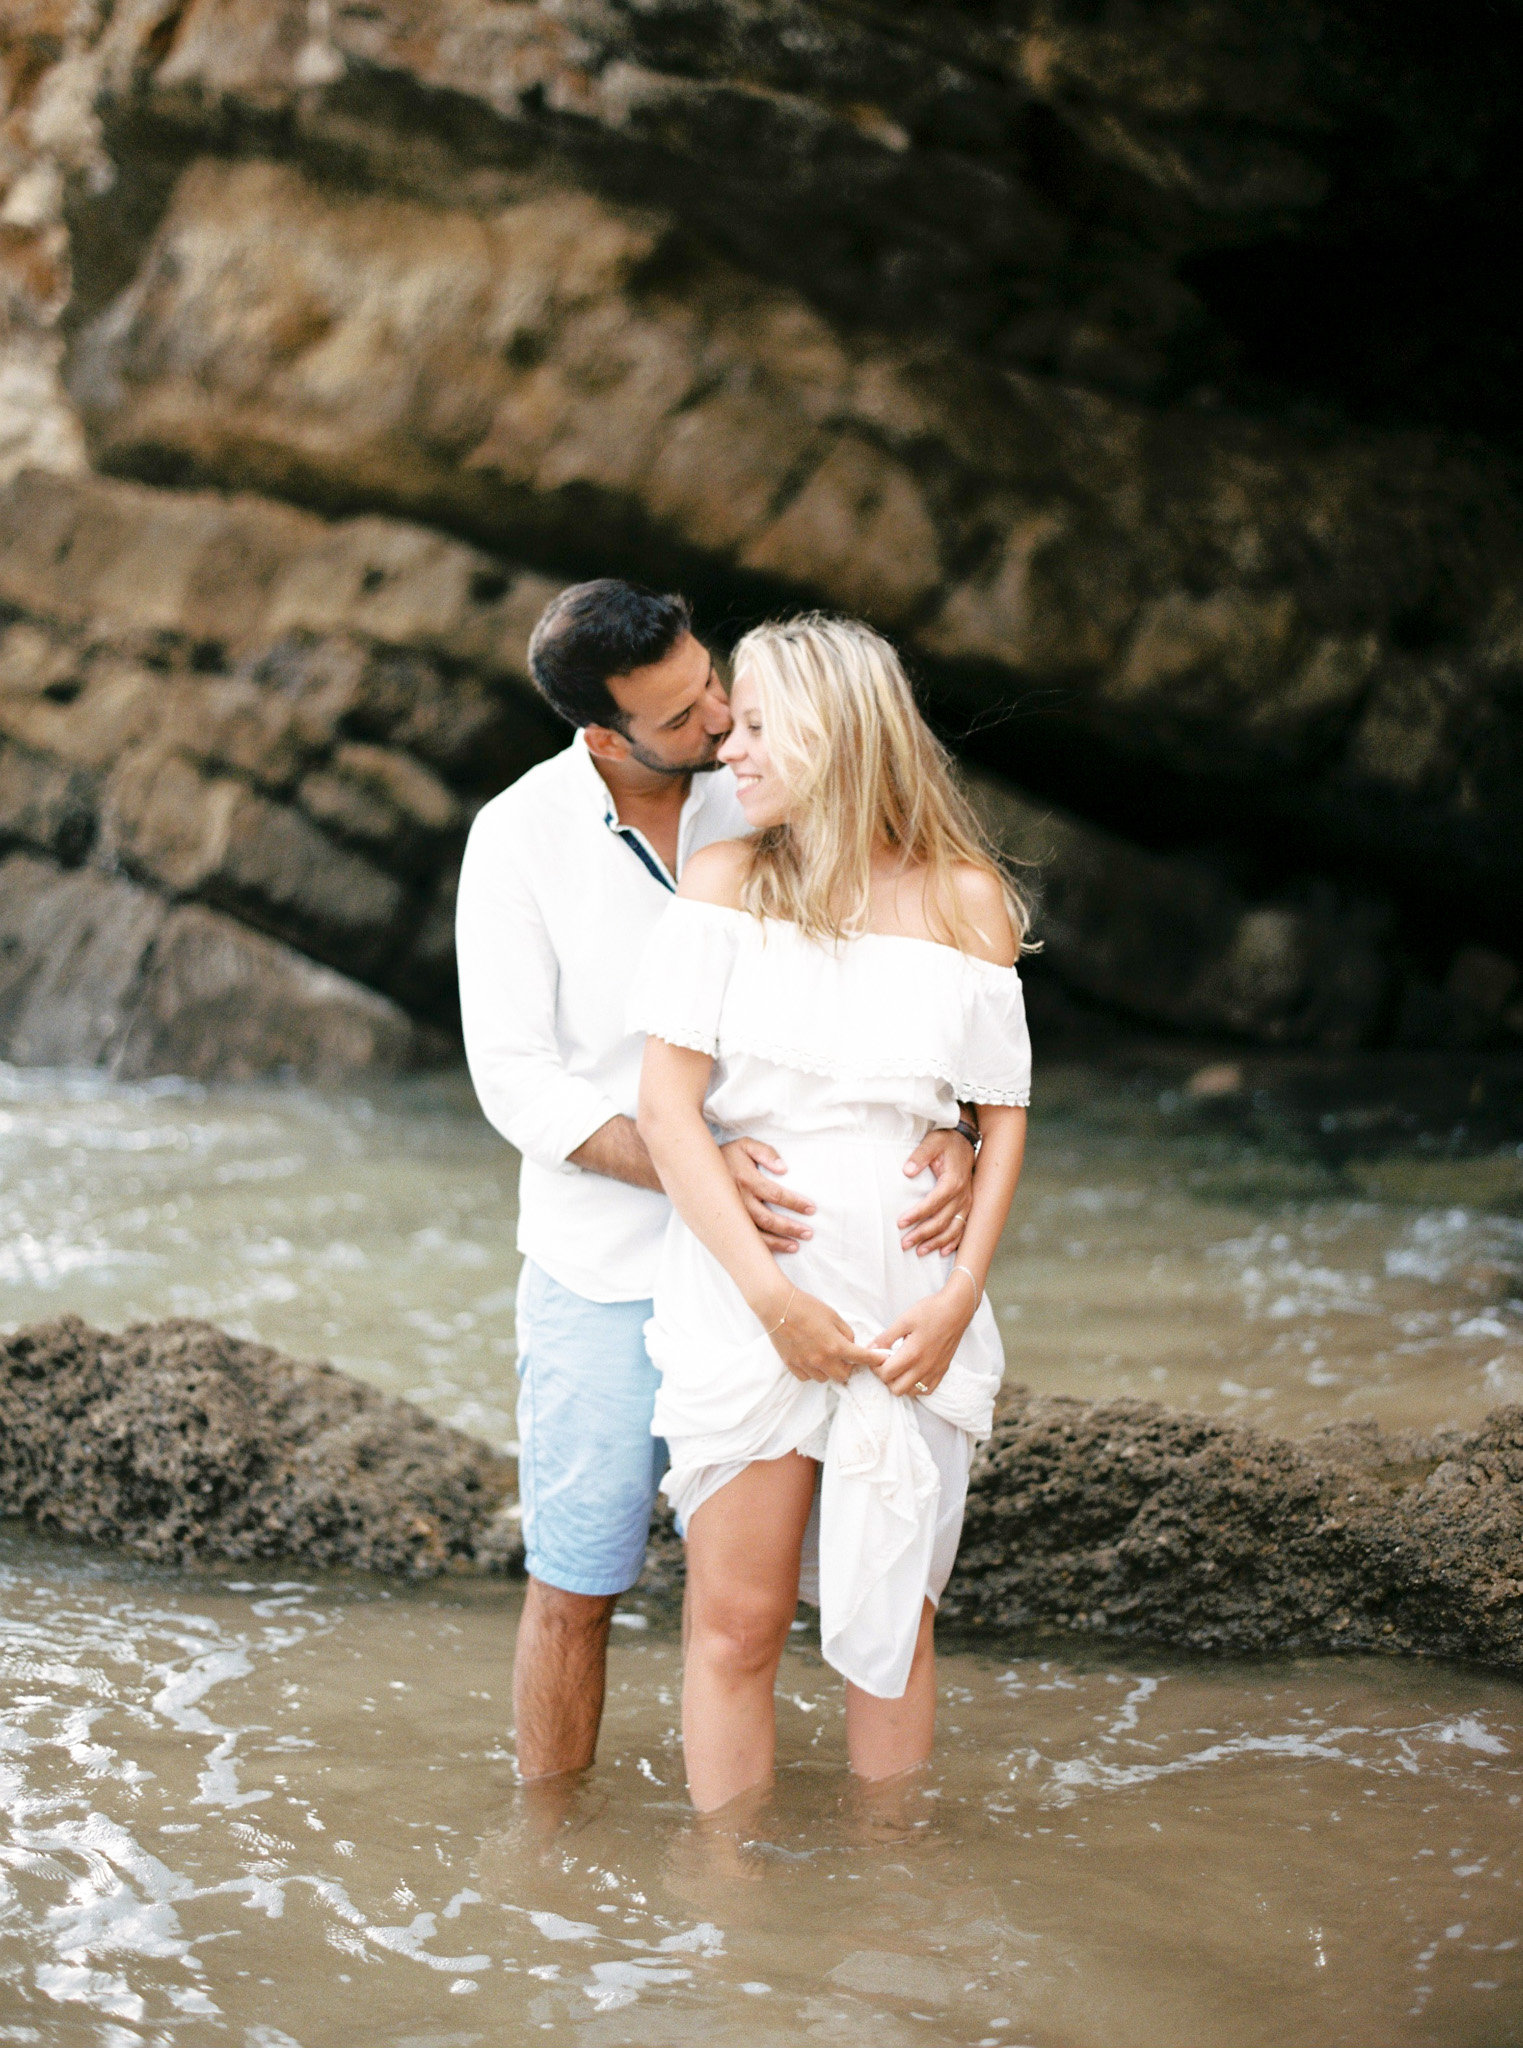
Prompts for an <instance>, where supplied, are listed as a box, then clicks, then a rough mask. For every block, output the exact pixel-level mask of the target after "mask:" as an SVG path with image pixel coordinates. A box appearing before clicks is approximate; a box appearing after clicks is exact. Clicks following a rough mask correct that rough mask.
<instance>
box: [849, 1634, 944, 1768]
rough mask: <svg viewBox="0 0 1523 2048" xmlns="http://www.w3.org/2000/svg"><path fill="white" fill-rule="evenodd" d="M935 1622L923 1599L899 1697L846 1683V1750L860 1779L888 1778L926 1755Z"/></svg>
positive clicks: (932, 1714)
mask: <svg viewBox="0 0 1523 2048" xmlns="http://www.w3.org/2000/svg"><path fill="white" fill-rule="evenodd" d="M935 1622H936V1610H935V1608H934V1607H933V1606H932V1605H931V1603H930V1601H929V1600H927V1601H926V1603H925V1605H924V1607H923V1608H922V1609H921V1610H920V1634H919V1636H918V1637H917V1638H916V1642H915V1660H914V1662H913V1663H912V1664H911V1666H910V1680H909V1684H908V1685H907V1686H906V1687H905V1688H904V1696H903V1698H902V1699H897V1700H880V1699H875V1698H874V1696H873V1695H872V1694H871V1693H870V1692H863V1691H861V1690H860V1688H859V1687H857V1686H855V1685H848V1686H847V1688H846V1754H847V1756H848V1757H849V1758H850V1759H851V1767H852V1769H853V1770H854V1771H855V1772H856V1774H857V1776H858V1777H859V1778H892V1777H895V1776H897V1774H898V1773H899V1772H900V1771H909V1770H913V1769H914V1767H915V1765H916V1764H923V1763H924V1762H925V1760H926V1758H927V1757H928V1756H929V1755H930V1754H931V1745H932V1743H933V1742H934V1741H935V1739H936V1645H935V1640H934V1637H933V1634H932V1631H933V1629H934V1627H935Z"/></svg>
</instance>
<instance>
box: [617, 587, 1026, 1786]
mask: <svg viewBox="0 0 1523 2048" xmlns="http://www.w3.org/2000/svg"><path fill="white" fill-rule="evenodd" d="M732 710H733V713H734V720H735V724H734V730H733V732H732V733H731V736H730V738H729V740H728V741H727V742H726V744H725V746H724V748H723V750H722V752H721V755H720V758H721V760H723V761H725V762H726V763H728V765H729V766H730V767H731V768H732V769H733V770H734V772H735V777H736V785H737V788H738V791H739V795H740V802H741V805H742V808H743V809H744V811H745V814H746V817H747V819H748V820H749V821H750V823H751V825H752V826H753V828H754V833H755V836H754V837H752V838H751V839H748V840H744V841H738V840H731V841H726V842H723V843H721V844H719V845H716V846H710V847H708V848H706V849H704V851H702V852H701V853H699V854H696V855H695V856H694V857H693V859H692V860H690V861H689V862H688V865H687V867H686V869H685V870H684V872H683V877H682V886H681V888H680V890H679V891H678V900H677V901H676V902H674V903H673V904H672V905H671V906H670V908H669V909H668V911H667V912H666V915H665V918H664V920H663V922H662V924H661V925H660V926H659V927H658V929H657V932H656V935H655V937H654V938H653V940H652V942H651V947H650V950H649V951H648V953H647V954H646V957H645V960H644V963H643V964H642V968H641V972H640V975H639V977H638V982H637V987H636V992H635V995H634V999H633V1012H632V1022H633V1024H634V1025H635V1027H636V1028H637V1029H640V1030H644V1031H645V1032H647V1033H648V1034H649V1037H648V1039H647V1044H646V1052H645V1065H644V1070H643V1074H642V1079H641V1088H640V1117H639V1121H640V1130H641V1132H642V1134H643V1135H644V1138H645V1141H646V1144H647V1145H648V1146H649V1148H650V1152H651V1156H652V1158H653V1159H654V1161H655V1164H656V1168H657V1170H658V1172H659V1173H660V1175H661V1179H662V1182H663V1184H664V1185H665V1187H666V1190H667V1192H668V1194H669V1195H670V1196H671V1199H672V1205H673V1209H674V1212H675V1213H674V1215H673V1218H672V1222H671V1224H670V1226H669V1229H668V1234H667V1238H666V1243H665V1248H664V1251H663V1255H662V1260H661V1265H660V1268H659V1272H658V1278H657V1285H656V1295H655V1309H654V1315H653V1318H652V1321H651V1323H650V1324H649V1325H648V1329H647V1336H648V1339H649V1343H650V1351H651V1356H652V1358H653V1360H654V1361H655V1364H656V1365H657V1367H658V1368H659V1370H660V1372H661V1375H662V1383H661V1391H660V1394H659V1395H658V1398H657V1405H656V1418H655V1423H654V1425H653V1426H654V1428H655V1430H656V1431H657V1433H658V1434H660V1435H662V1436H664V1437H665V1438H666V1440H667V1443H668V1445H669V1448H670V1452H671V1468H670V1470H669V1472H668V1474H667V1478H666V1481H665V1491H666V1492H667V1493H668V1494H669V1496H670V1497H671V1499H672V1502H673V1504H674V1506H675V1507H676V1510H677V1513H678V1518H679V1521H680V1523H681V1524H682V1525H683V1527H684V1532H685V1535H686V1538H687V1568H688V1645H687V1658H686V1669H685V1674H684V1683H683V1705H682V1718H683V1744H684V1749H685V1753H686V1759H687V1771H688V1786H689V1790H690V1792H691V1795H692V1798H693V1801H694V1803H695V1805H696V1806H697V1807H698V1808H699V1809H700V1810H701V1811H709V1810H712V1809H714V1808H717V1807H719V1806H723V1805H725V1804H726V1803H728V1801H730V1800H731V1799H733V1798H735V1797H736V1796H737V1795H738V1794H740V1793H742V1792H744V1791H747V1790H749V1789H750V1788H752V1787H754V1786H756V1785H759V1784H761V1783H763V1782H764V1781H765V1780H766V1779H767V1778H768V1777H769V1775H770V1773H771V1770H772V1762H773V1751H774V1743H775V1719H774V1711H773V1687H774V1683H775V1680H776V1674H777V1666H778V1660H779V1658H780V1656H781V1654H782V1648H783V1644H784V1642H785V1641H786V1639H787V1635H788V1629H789V1625H790V1623H791V1622H792V1619H793V1615H794V1611H795V1607H796V1603H797V1600H798V1595H799V1581H800V1559H801V1554H802V1552H803V1548H804V1544H805V1537H806V1532H809V1533H812V1532H811V1531H810V1524H811V1509H812V1507H813V1505H814V1502H815V1496H816V1481H817V1479H818V1481H819V1511H818V1556H819V1595H820V1620H821V1643H822V1648H823V1650H824V1654H825V1656H826V1658H827V1659H828V1660H829V1662H831V1663H832V1664H833V1665H835V1667H836V1668H837V1669H838V1670H840V1671H841V1672H842V1673H843V1674H844V1676H845V1677H846V1680H847V1702H846V1732H847V1746H848V1751H849V1755H850V1760H851V1765H852V1768H853V1769H854V1770H855V1771H856V1772H857V1773H859V1774H860V1775H861V1776H862V1777H864V1778H870V1779H873V1778H884V1777H889V1776H892V1775H894V1774H895V1773H897V1772H900V1771H903V1770H907V1769H909V1768H911V1767H912V1766H914V1765H916V1764H919V1763H921V1762H923V1761H924V1760H925V1759H926V1758H927V1757H928V1756H929V1754H930V1751H931V1742H932V1736H933V1731H934V1722H935V1702H936V1681H935V1668H934V1656H933V1650H932V1637H931V1628H932V1618H933V1615H934V1611H935V1605H936V1602H937V1600H938V1599H939V1598H940V1595H941V1592H942V1589H943V1587H944V1586H945V1584H946V1581H947V1578H948V1576H949V1574H950V1572H951V1568H952V1563H953V1559H954V1557H955V1555H956V1550H957V1541H958V1537H959V1535H960V1533H961V1528H962V1513H963V1502H964V1497H965V1494H966V1490H967V1476H968V1464H969V1460H970V1457H971V1454H972V1447H973V1445H974V1443H975V1442H976V1441H977V1440H978V1439H979V1438H980V1437H982V1436H985V1435H987V1434H988V1431H989V1427H990V1423H991V1418H992V1410H993V1401H994V1394H995V1390H996V1388H997V1387H998V1384H999V1380H1000V1375H1001V1373H1002V1371H1003V1368H1004V1361H1003V1357H1002V1354H1001V1350H1000V1342H999V1334H998V1331H997V1329H996V1326H995V1322H994V1317H993V1313H992V1311H991V1310H990V1308H989V1306H988V1304H987V1302H986V1301H985V1299H984V1283H985V1281H986V1279H987V1277H988V1272H989V1264H990V1261H991V1259H992V1258H993V1256H994V1251H995V1247H996V1245H997V1244H998V1242H999V1237H1000V1232H1001V1230H1002V1229H1003V1227H1004V1223H1005V1217H1006V1214H1007V1212H1008V1210H1009V1207H1010V1199H1011V1196H1012V1195H1013V1193H1014V1191H1015V1184H1016V1180H1017V1178H1018V1176H1019V1173H1020V1165H1021V1156H1022V1151H1023V1148H1024V1143H1025V1122H1026V1116H1025V1107H1024V1105H1025V1103H1026V1100H1027V1094H1028V1088H1029V1080H1030V1051H1029V1046H1028V1042H1027V1038H1026V1027H1025V1014H1024V1009H1023V1005H1022V999H1021V989H1020V980H1019V977H1018V975H1017V974H1016V972H1015V960H1016V957H1017V954H1018V952H1019V949H1020V941H1021V936H1022V932H1023V928H1024V913H1023V909H1022V906H1021V904H1020V902H1019V899H1018V898H1017V897H1016V895H1015V893H1014V891H1013V890H1012V889H1011V887H1010V885H1009V884H1008V882H1007V881H1006V879H1005V877H1004V876H1003V874H1002V873H1001V871H1000V869H999V866H998V864H997V863H996V861H995V860H994V858H993V857H992V855H991V854H990V853H989V852H988V851H987V848H986V843H985V841H984V839H983V837H982V835H981V834H980V832H979V830H978V827H977V825H976V824H975V822H974V820H973V817H972V814H971V812H970V811H969V810H968V807H967V805H966V803H965V802H964V801H963V799H962V798H961V797H960V796H959V795H958V793H957V791H956V790H955V788H954V787H953V784H952V781H951V777H950V775H949V772H948V764H947V760H946V756H945V755H944V753H943V752H942V750H941V748H940V747H939V746H938V744H937V742H936V741H935V739H934V738H933V737H932V735H931V733H930V731H929V730H928V728H927V727H926V725H925V723H924V721H923V720H922V719H921V717H920V714H919V712H918V711H917V709H916V707H915V702H914V698H913V696H912V694H911V691H910V687H909V684H908V682H907V681H906V679H905V676H904V672H903V670H902V669H901V667H900V665H899V661H898V659H897V657H896V655H895V653H894V651H893V649H892V648H891V647H890V646H889V645H888V643H887V642H886V641H884V640H882V639H881V638H880V637H879V636H878V635H877V634H876V633H874V632H872V631H871V630H870V629H869V628H867V627H866V626H862V625H857V624H854V623H851V622H849V621H844V620H830V619H821V618H803V619H797V620H793V621H791V622H790V623H788V624H784V625H771V626H762V627H759V628H758V629H757V630H756V631H755V632H752V633H749V634H747V636H746V637H745V639H743V640H742V641H741V643H740V645H739V647H738V648H737V649H736V653H735V683H734V690H733V693H732ZM960 1101H961V1102H976V1103H977V1104H979V1105H980V1125H981V1128H982V1133H983V1137H982V1144H981V1149H980V1151H979V1156H978V1164H977V1168H976V1170H975V1173H974V1181H973V1195H972V1200H971V1204H970V1210H969V1214H968V1216H967V1218H966V1227H965V1230H964V1233H963V1238H962V1243H961V1246H960V1248H959V1250H958V1251H957V1253H955V1254H950V1253H949V1254H946V1255H944V1256H933V1257H931V1258H926V1259H921V1258H919V1257H917V1256H916V1255H915V1253H914V1252H913V1251H907V1250H905V1249H904V1248H903V1247H902V1246H901V1244H900V1234H899V1231H898V1229H897V1227H896V1225H895V1222H894V1217H895V1215H896V1213H897V1211H898V1209H899V1207H900V1205H901V1204H902V1202H903V1198H904V1183H903V1179H902V1175H901V1172H900V1167H899V1162H900V1161H901V1160H902V1159H903V1157H904V1152H905V1148H906V1144H907V1143H908V1144H910V1145H913V1144H914V1143H916V1142H918V1140H919V1139H920V1138H921V1137H922V1136H923V1135H924V1133H925V1132H926V1130H928V1129H929V1128H930V1127H931V1126H932V1125H933V1124H935V1125H942V1126H949V1125H952V1124H955V1123H956V1122H957V1120H958V1115H959V1111H958V1106H957V1105H958V1103H959V1102H960ZM716 1125H717V1126H721V1127H723V1129H724V1130H725V1131H727V1132H729V1133H731V1134H733V1135H737V1136H739V1135H746V1136H754V1137H761V1138H765V1139H766V1140H768V1142H770V1143H771V1144H772V1145H773V1146H775V1147H777V1148H778V1149H780V1150H781V1151H782V1152H783V1154H784V1157H785V1159H786V1161H787V1164H788V1167H789V1168H790V1169H791V1170H795V1171H797V1173H798V1175H799V1177H800V1180H801V1182H802V1183H803V1184H804V1185H806V1186H807V1187H808V1188H809V1190H810V1193H811V1194H812V1195H813V1196H814V1197H815V1200H816V1203H817V1209H816V1213H815V1216H814V1219H813V1223H814V1228H813V1231H812V1234H811V1235H810V1236H809V1237H808V1238H807V1239H805V1240H804V1242H803V1243H802V1245H801V1247H800V1249H799V1250H798V1251H797V1252H796V1253H794V1254H793V1255H792V1256H791V1257H790V1258H789V1260H788V1261H787V1267H786V1271H785V1270H784V1268H783V1266H782V1265H780V1264H779V1263H778V1261H777V1260H776V1259H775V1258H774V1257H773V1256H772V1254H771V1253H770V1252H769V1251H768V1250H767V1248H766V1246H765V1245H764V1243H763V1241H762V1239H761V1237H760V1235H759V1233H758V1232H757V1230H756V1227H755V1225H754V1224H753V1223H752V1222H751V1221H750V1218H749V1217H748V1216H747V1214H746V1212H745V1209H744V1208H743V1207H742V1205H741V1202H740V1199H739V1197H738V1196H737V1194H736V1192H735V1188H734V1183H733V1181H732V1180H731V1178H730V1176H729V1174H728V1173H727V1172H726V1170H725V1166H724V1162H723V1161H722V1159H721V1158H720V1155H719V1150H718V1147H717V1145H716V1142H715V1139H714V1137H713V1135H712V1128H713V1127H714V1126H716Z"/></svg>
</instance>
